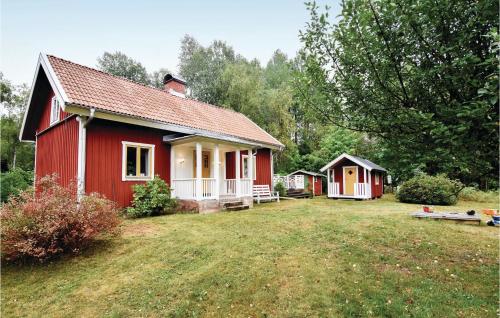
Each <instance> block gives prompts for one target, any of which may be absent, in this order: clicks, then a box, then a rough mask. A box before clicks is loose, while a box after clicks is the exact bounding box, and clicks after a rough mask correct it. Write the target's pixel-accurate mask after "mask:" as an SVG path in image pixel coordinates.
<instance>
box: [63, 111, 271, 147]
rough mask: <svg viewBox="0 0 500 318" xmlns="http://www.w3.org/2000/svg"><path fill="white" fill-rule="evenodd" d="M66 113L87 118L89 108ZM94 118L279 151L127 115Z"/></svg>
mask: <svg viewBox="0 0 500 318" xmlns="http://www.w3.org/2000/svg"><path fill="white" fill-rule="evenodd" d="M66 111H67V112H70V113H74V114H79V115H85V116H88V115H89V114H90V110H89V108H86V107H83V106H79V105H75V104H69V105H66ZM94 117H95V118H100V119H105V120H111V121H117V122H121V123H126V124H132V125H138V126H144V127H150V128H156V129H161V130H168V131H173V132H179V133H184V134H190V135H197V136H199V137H206V138H210V139H217V140H221V141H227V142H231V143H237V144H241V145H244V146H254V147H261V148H270V149H280V147H278V146H276V145H270V144H264V143H259V142H253V141H250V140H245V139H242V138H238V137H233V136H228V135H223V134H217V133H213V132H210V131H206V130H203V129H197V128H192V127H186V126H181V125H175V124H167V123H164V122H158V121H152V120H147V119H141V118H135V117H131V116H128V115H120V114H116V113H114V112H107V111H103V110H97V109H96V110H95V115H94Z"/></svg>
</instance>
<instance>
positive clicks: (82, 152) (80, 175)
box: [76, 108, 95, 200]
mask: <svg viewBox="0 0 500 318" xmlns="http://www.w3.org/2000/svg"><path fill="white" fill-rule="evenodd" d="M94 115H95V109H94V108H91V109H90V115H89V117H84V116H78V117H77V118H76V120H77V121H78V164H77V182H78V184H77V196H78V200H80V199H81V198H82V196H83V195H84V194H85V164H86V158H87V157H86V151H87V125H88V124H89V123H90V122H91V121H92V120H93V119H94Z"/></svg>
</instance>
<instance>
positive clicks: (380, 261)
mask: <svg viewBox="0 0 500 318" xmlns="http://www.w3.org/2000/svg"><path fill="white" fill-rule="evenodd" d="M496 205H497V204H495V203H474V202H460V203H459V204H458V205H457V206H455V207H438V211H453V210H461V211H464V210H465V209H469V208H474V209H476V210H478V209H481V208H484V207H491V208H495V207H496ZM417 208H418V206H416V205H409V204H401V203H398V202H395V201H394V199H393V197H392V196H389V195H388V196H386V197H385V198H384V199H381V200H376V201H333V200H327V199H325V198H316V199H313V200H307V199H305V200H297V201H282V202H281V203H268V204H261V205H259V206H256V207H255V208H254V209H253V210H249V211H245V212H234V213H217V214H209V215H173V216H163V217H155V218H148V219H140V220H127V221H125V222H124V225H123V234H122V236H121V237H119V238H116V239H114V240H113V241H111V242H108V243H105V244H104V243H103V244H100V245H98V246H96V247H95V248H93V250H91V251H86V252H85V253H84V254H82V255H79V256H76V257H68V258H64V259H61V260H58V261H54V262H52V263H49V264H45V265H37V266H24V267H14V266H12V265H4V266H3V268H2V272H1V273H2V293H1V301H2V308H1V314H2V317H15V316H16V317H20V316H35V317H36V316H38V317H68V316H84V317H96V316H105V317H107V316H109V317H127V316H135V317H137V316H143V317H164V316H173V317H186V316H189V317H201V316H208V317H229V316H232V317H305V316H315V317H316V316H319V317H325V316H334V317H335V316H349V317H361V316H362V317H365V316H384V317H402V316H411V317H496V316H497V308H498V290H499V265H498V261H499V245H498V243H499V240H498V234H499V229H498V228H492V227H488V226H485V225H484V223H483V224H482V225H481V226H477V225H466V224H456V223H453V222H446V221H434V220H415V219H412V218H410V217H409V216H408V212H410V211H413V210H416V209H417Z"/></svg>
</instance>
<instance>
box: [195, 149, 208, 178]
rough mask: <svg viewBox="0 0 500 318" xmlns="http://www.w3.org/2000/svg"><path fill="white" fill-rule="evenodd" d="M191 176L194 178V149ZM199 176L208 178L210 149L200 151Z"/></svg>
mask: <svg viewBox="0 0 500 318" xmlns="http://www.w3.org/2000/svg"><path fill="white" fill-rule="evenodd" d="M193 176H194V177H195V178H196V150H195V151H193ZM201 177H202V178H210V151H202V152H201Z"/></svg>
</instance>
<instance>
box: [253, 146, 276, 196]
mask: <svg viewBox="0 0 500 318" xmlns="http://www.w3.org/2000/svg"><path fill="white" fill-rule="evenodd" d="M255 165H256V166H255V167H256V178H255V181H254V184H259V185H262V184H267V185H269V188H271V186H272V176H271V149H268V148H263V149H258V150H257V155H256V158H255ZM271 190H272V189H271Z"/></svg>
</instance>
